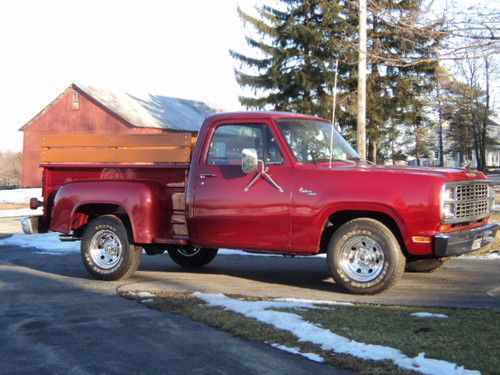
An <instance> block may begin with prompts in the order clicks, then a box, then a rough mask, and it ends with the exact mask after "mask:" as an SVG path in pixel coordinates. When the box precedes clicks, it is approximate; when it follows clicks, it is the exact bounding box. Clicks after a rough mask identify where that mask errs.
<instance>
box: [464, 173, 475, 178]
mask: <svg viewBox="0 0 500 375" xmlns="http://www.w3.org/2000/svg"><path fill="white" fill-rule="evenodd" d="M465 175H466V176H467V177H471V178H472V177H476V176H477V174H476V173H466V174H465Z"/></svg>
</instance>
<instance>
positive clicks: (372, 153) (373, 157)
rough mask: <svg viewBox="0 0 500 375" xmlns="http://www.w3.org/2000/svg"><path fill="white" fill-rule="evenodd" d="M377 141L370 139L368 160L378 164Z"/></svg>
mask: <svg viewBox="0 0 500 375" xmlns="http://www.w3.org/2000/svg"><path fill="white" fill-rule="evenodd" d="M377 152H378V147H377V140H376V139H374V138H370V139H369V141H368V160H370V161H372V162H374V163H375V164H377Z"/></svg>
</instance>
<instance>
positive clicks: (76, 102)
mask: <svg viewBox="0 0 500 375" xmlns="http://www.w3.org/2000/svg"><path fill="white" fill-rule="evenodd" d="M71 108H73V109H80V94H79V93H77V92H74V93H73V101H72V103H71Z"/></svg>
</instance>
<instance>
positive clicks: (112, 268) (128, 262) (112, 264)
mask: <svg viewBox="0 0 500 375" xmlns="http://www.w3.org/2000/svg"><path fill="white" fill-rule="evenodd" d="M80 251H81V256H82V261H83V264H84V265H85V268H86V269H87V271H89V273H90V274H91V275H92V276H94V277H95V278H96V279H100V280H118V279H124V278H127V277H129V276H130V275H132V274H133V273H134V272H135V271H136V270H137V269H138V268H139V265H140V263H141V260H142V248H140V247H137V246H134V245H132V244H130V243H129V238H128V235H127V230H126V229H125V226H124V225H123V223H122V221H121V220H120V219H119V218H118V217H116V216H114V215H103V216H99V217H97V218H96V219H94V220H92V221H91V222H90V223H89V224H88V225H87V227H86V228H85V231H84V232H83V236H82V242H81V248H80Z"/></svg>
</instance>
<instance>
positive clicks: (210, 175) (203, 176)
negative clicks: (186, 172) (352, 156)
mask: <svg viewBox="0 0 500 375" xmlns="http://www.w3.org/2000/svg"><path fill="white" fill-rule="evenodd" d="M208 177H217V175H216V174H213V173H203V174H200V180H205V179H206V178H208Z"/></svg>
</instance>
